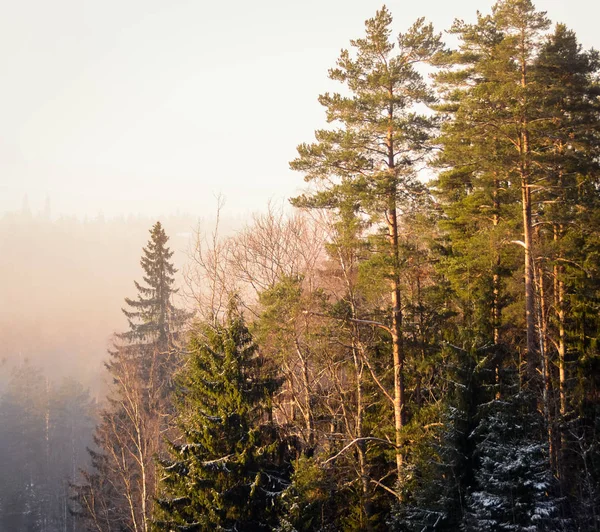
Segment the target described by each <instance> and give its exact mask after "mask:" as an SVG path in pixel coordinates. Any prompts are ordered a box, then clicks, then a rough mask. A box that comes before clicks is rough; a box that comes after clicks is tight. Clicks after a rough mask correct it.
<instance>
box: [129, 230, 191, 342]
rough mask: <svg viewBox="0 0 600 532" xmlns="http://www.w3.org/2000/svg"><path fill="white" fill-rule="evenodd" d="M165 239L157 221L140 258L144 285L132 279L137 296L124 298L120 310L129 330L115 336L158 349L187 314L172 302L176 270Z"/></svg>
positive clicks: (175, 291)
mask: <svg viewBox="0 0 600 532" xmlns="http://www.w3.org/2000/svg"><path fill="white" fill-rule="evenodd" d="M168 240H169V237H168V236H167V235H166V234H165V231H164V229H163V227H162V225H161V223H160V222H156V223H155V224H154V226H153V227H152V229H150V240H149V241H148V244H147V246H146V247H145V248H143V250H142V251H143V255H142V258H141V260H140V264H141V266H142V269H143V270H144V276H143V280H144V283H145V285H144V284H141V283H138V282H137V281H134V284H135V287H136V289H137V291H138V296H137V299H132V298H125V303H127V306H128V307H129V309H123V314H125V316H126V317H127V320H128V321H129V330H128V331H127V332H124V333H121V334H119V335H118V336H119V337H120V338H122V339H124V340H126V341H128V342H130V343H135V344H138V345H140V344H148V343H152V344H155V345H156V346H157V347H158V348H159V349H160V350H165V349H167V348H168V347H170V345H172V343H173V341H174V339H175V338H176V335H177V333H178V332H179V330H180V329H181V327H182V325H183V323H184V322H185V320H186V319H187V318H188V317H189V315H188V314H187V313H186V312H184V311H183V310H181V309H178V308H176V307H175V306H174V305H173V296H174V295H175V294H176V293H177V292H178V289H176V288H174V283H175V277H174V275H175V273H176V272H177V270H176V269H175V267H174V266H173V264H172V262H171V257H172V256H173V252H172V251H171V250H170V249H169V248H168V247H167V242H168Z"/></svg>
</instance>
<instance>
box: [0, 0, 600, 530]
mask: <svg viewBox="0 0 600 532" xmlns="http://www.w3.org/2000/svg"><path fill="white" fill-rule="evenodd" d="M473 19H474V21H473V22H465V21H462V20H457V21H455V23H454V24H453V25H452V27H451V28H449V29H447V31H446V33H445V34H441V33H436V30H434V28H433V26H432V25H431V24H428V23H427V22H426V21H425V19H418V20H416V21H415V22H414V24H412V26H410V27H408V28H407V29H406V30H405V31H404V32H401V33H399V34H397V33H394V32H393V31H392V23H393V19H392V12H391V11H390V10H388V9H387V8H386V7H385V6H384V7H382V8H381V9H380V10H379V11H377V12H376V13H375V14H374V16H373V18H370V19H368V20H367V21H366V22H365V27H364V33H363V34H362V36H358V38H356V39H355V40H350V41H349V47H348V48H347V49H343V50H342V51H341V53H340V56H339V59H338V60H337V63H336V65H334V66H333V67H332V68H331V69H330V70H329V78H330V81H332V82H335V83H336V84H337V87H338V91H339V92H326V93H324V94H321V95H320V96H319V102H320V104H321V105H322V106H323V107H324V111H325V115H326V119H327V123H328V126H327V127H326V128H325V129H318V130H316V131H315V134H314V138H313V139H312V140H311V139H308V141H307V142H306V143H303V144H300V145H299V146H298V148H297V156H296V158H295V159H294V160H292V161H291V162H290V167H291V168H292V169H293V170H295V171H296V172H297V174H298V178H299V179H300V177H302V178H304V180H305V182H306V188H305V189H304V192H303V193H302V194H300V195H298V196H296V197H294V198H291V199H290V202H291V207H290V208H287V207H283V208H280V207H278V206H277V205H275V204H271V205H269V206H268V208H267V209H266V211H265V212H262V213H259V214H256V215H254V216H253V217H252V219H251V220H250V221H248V222H247V223H246V225H245V226H244V227H242V228H241V229H238V230H236V231H225V232H224V231H222V230H221V229H220V223H221V222H222V221H221V222H220V208H221V204H219V206H218V207H217V214H216V223H215V224H214V227H211V228H210V230H206V231H204V232H198V234H197V235H196V238H195V240H194V245H193V247H192V251H191V254H190V256H189V258H188V264H186V265H185V267H184V268H183V269H184V273H185V275H184V276H183V277H182V278H181V277H179V274H178V268H181V265H180V264H178V263H176V262H175V260H174V258H173V257H174V251H173V250H172V248H171V242H172V241H170V237H172V236H173V235H171V234H167V232H166V231H165V226H163V224H162V223H161V222H156V223H154V224H153V225H152V227H151V228H150V232H149V236H148V237H147V243H146V245H145V246H144V247H143V249H142V252H141V259H140V268H139V269H138V272H137V274H136V275H135V277H134V278H135V279H136V281H135V283H134V286H133V287H132V289H131V291H130V292H125V293H123V295H122V296H123V297H125V300H124V308H123V309H122V312H123V314H124V316H125V318H126V320H127V327H125V328H123V329H122V330H117V331H115V334H114V336H113V339H112V342H111V347H110V349H109V352H108V353H107V354H106V356H105V368H106V372H107V374H108V376H109V390H108V393H107V398H106V400H105V401H97V400H95V399H92V398H91V397H90V394H89V392H87V391H86V389H85V388H84V387H83V386H82V385H81V384H79V383H77V382H76V381H74V380H73V379H70V380H65V381H64V382H63V383H62V384H54V383H53V382H51V381H50V380H48V379H47V378H44V376H43V374H42V372H40V371H39V370H38V369H36V368H35V366H33V365H31V364H28V363H27V362H23V363H21V364H20V365H19V366H18V367H17V369H15V370H14V371H13V373H12V376H11V378H10V380H9V381H8V382H7V384H6V385H5V386H3V388H0V392H1V396H0V426H2V432H1V433H0V440H2V441H1V442H0V445H1V446H2V447H1V448H2V449H9V450H10V452H6V451H4V452H3V453H2V454H1V455H0V460H1V461H2V471H3V475H2V477H1V479H0V482H1V485H0V529H1V530H6V531H15V532H28V531H44V532H53V531H55V530H56V531H59V530H60V531H63V530H64V531H90V532H91V531H97V532H121V531H127V532H150V531H181V532H183V531H194V530H197V531H203V530H232V531H234V530H235V531H240V532H241V531H261V530H265V531H267V530H274V531H280V532H303V531H313V530H315V531H317V530H320V531H334V530H366V531H379V530H398V531H407V532H408V531H414V532H417V531H418V532H425V531H434V530H435V531H458V530H465V531H480V530H482V531H522V532H525V531H527V532H533V531H564V532H571V531H572V532H575V531H597V532H598V531H600V345H599V338H600V314H599V311H600V55H599V54H598V52H596V51H595V50H586V49H584V48H583V47H582V46H581V45H580V44H579V42H578V39H577V36H576V35H575V33H574V32H572V31H571V30H569V29H568V28H567V27H566V26H564V25H563V24H560V23H558V24H555V23H553V22H552V21H551V20H550V19H549V18H548V16H547V14H546V13H545V12H541V11H538V10H536V8H535V6H534V5H533V4H532V2H531V1H530V0H499V1H498V2H497V3H496V4H495V5H494V6H493V7H492V9H491V10H490V11H489V13H483V12H478V13H476V14H475V13H474V14H473ZM446 41H448V42H446ZM340 44H344V43H340ZM324 82H325V80H324ZM310 97H314V95H310V94H309V95H307V98H310ZM133 251H134V252H136V253H137V252H138V250H133ZM180 273H181V272H180ZM183 293H185V295H186V297H185V298H181V297H180V296H182V294H183ZM117 310H118V309H117ZM107 334H110V331H107ZM7 427H10V430H6V428H7ZM24 441H26V442H27V445H24V444H23V442H24ZM50 465H52V467H50ZM50 470H51V471H52V475H50V474H48V473H47V472H48V471H50Z"/></svg>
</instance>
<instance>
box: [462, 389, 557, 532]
mask: <svg viewBox="0 0 600 532" xmlns="http://www.w3.org/2000/svg"><path fill="white" fill-rule="evenodd" d="M480 416H481V420H480V423H479V425H478V427H477V429H476V430H475V432H474V434H473V436H472V437H475V438H476V439H477V442H478V443H477V444H476V449H475V452H476V456H477V458H478V461H479V467H478V469H477V472H476V474H475V481H476V483H475V486H474V489H473V491H472V492H471V494H470V495H469V497H468V501H467V506H468V508H467V515H466V519H465V525H464V529H465V530H483V531H490V532H491V531H498V530H506V531H509V530H510V531H515V532H525V531H527V532H534V531H538V530H539V531H544V530H557V531H558V530H562V529H563V525H564V524H566V523H564V522H562V521H561V519H560V518H559V514H560V500H559V499H558V498H556V497H554V496H553V491H554V488H555V487H554V482H553V478H552V473H551V471H550V468H549V458H548V445H547V444H546V443H545V442H544V429H543V425H544V419H543V417H542V416H540V414H539V413H538V412H536V411H532V409H531V399H530V398H528V397H527V396H526V394H525V393H517V394H515V395H514V396H513V397H509V398H508V399H507V398H500V399H494V400H492V401H490V402H488V403H486V404H484V405H482V406H481V407H480Z"/></svg>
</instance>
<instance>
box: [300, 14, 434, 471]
mask: <svg viewBox="0 0 600 532" xmlns="http://www.w3.org/2000/svg"><path fill="white" fill-rule="evenodd" d="M391 23H392V17H391V15H390V13H389V11H388V10H387V9H386V8H385V7H384V8H382V9H381V10H380V11H378V12H377V13H376V15H375V17H374V18H372V19H369V20H367V22H366V23H365V26H366V36H365V37H364V38H362V39H357V40H354V41H351V44H352V46H353V48H354V49H355V54H351V53H350V52H349V51H348V50H343V51H342V54H341V56H340V58H339V59H338V62H337V68H333V69H331V70H330V71H329V77H330V78H331V79H332V80H335V81H339V82H341V83H342V84H344V86H345V87H344V88H345V89H346V90H347V94H348V95H347V96H345V95H342V94H337V93H336V94H329V93H327V94H324V95H322V96H320V98H319V101H320V103H321V104H322V105H323V106H324V107H325V108H326V113H327V120H328V121H329V122H331V123H335V124H339V125H340V127H338V128H336V129H324V130H318V131H316V132H315V137H316V142H315V143H313V144H301V145H300V146H299V147H298V155H299V156H298V158H297V159H295V160H294V161H292V162H291V168H292V169H294V170H297V171H300V172H303V173H304V175H305V180H306V181H316V182H320V183H325V186H324V187H322V188H321V189H320V190H319V191H318V192H314V193H313V194H310V195H303V196H300V197H298V198H296V199H295V200H293V203H294V204H295V205H297V206H302V207H312V208H328V209H332V210H333V211H334V212H338V211H339V209H340V208H341V206H342V205H348V204H350V205H354V212H355V213H358V212H362V213H365V218H368V219H369V220H370V221H371V222H372V223H375V224H377V225H378V226H381V229H382V230H381V238H380V243H379V249H380V250H381V252H380V253H381V254H380V256H381V257H382V258H383V261H382V262H384V263H385V265H386V275H385V277H386V279H387V281H388V283H389V295H390V300H391V301H390V303H391V304H390V307H389V322H390V323H391V326H390V327H389V329H388V330H389V332H390V334H391V336H392V342H391V344H392V357H393V375H394V380H393V393H392V395H393V397H394V428H395V436H394V440H395V442H396V445H397V453H396V463H397V468H398V471H399V473H400V470H401V468H402V453H401V446H402V435H401V434H402V428H403V427H404V425H405V424H406V420H407V409H406V400H405V389H404V388H405V385H404V360H405V352H404V345H403V340H404V339H403V331H402V306H403V302H402V297H401V282H400V263H401V257H400V248H399V233H400V220H399V218H400V214H401V212H402V209H403V208H407V206H408V205H410V203H411V201H412V199H414V194H415V192H416V191H417V190H420V187H419V185H418V182H417V180H416V179H415V172H416V168H417V165H418V164H419V163H420V162H421V161H422V160H423V159H424V157H425V156H426V154H427V151H428V147H429V146H428V140H429V138H430V135H431V132H432V130H433V128H434V123H435V121H434V120H432V119H431V118H430V117H428V116H426V115H425V114H419V113H418V112H416V111H415V106H417V105H418V104H429V103H432V101H433V96H432V94H431V92H430V91H429V89H428V87H427V85H426V83H425V82H424V81H423V79H422V77H421V75H420V74H419V72H418V70H417V68H416V65H417V64H418V63H422V62H424V61H427V60H428V59H429V58H430V57H431V56H432V55H433V53H434V52H435V51H436V50H438V49H439V47H440V39H439V36H437V35H435V34H434V33H433V28H432V26H431V25H427V24H425V22H424V20H423V19H419V20H418V21H417V22H416V23H415V24H414V25H413V26H412V27H411V28H410V29H409V30H408V31H407V32H406V33H405V34H400V35H399V36H398V40H397V43H394V42H392V41H391V39H390V36H391V29H390V26H391Z"/></svg>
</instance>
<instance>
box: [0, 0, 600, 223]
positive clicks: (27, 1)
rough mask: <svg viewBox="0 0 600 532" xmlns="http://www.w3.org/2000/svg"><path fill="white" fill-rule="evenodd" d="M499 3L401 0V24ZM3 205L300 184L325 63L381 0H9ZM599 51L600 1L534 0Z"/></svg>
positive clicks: (256, 190)
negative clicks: (303, 147)
mask: <svg viewBox="0 0 600 532" xmlns="http://www.w3.org/2000/svg"><path fill="white" fill-rule="evenodd" d="M491 4H492V2H491V1H488V0H461V1H458V2H450V1H447V0H420V1H418V2H415V1H406V0H402V1H390V2H388V4H387V5H388V7H389V9H390V10H391V12H392V14H393V15H394V26H395V30H397V31H401V30H404V29H406V28H407V27H408V26H409V25H410V24H411V23H412V22H413V21H414V19H415V18H417V17H419V16H425V17H426V18H427V19H429V20H430V21H432V22H433V23H434V24H435V26H436V29H438V30H440V31H441V30H443V29H446V28H448V27H449V25H450V23H451V22H452V20H453V19H454V18H463V19H465V20H473V19H474V16H475V11H476V9H480V10H482V11H484V12H487V11H488V10H489V7H490V6H491ZM0 5H1V6H2V16H1V17H0V69H1V72H2V82H1V83H0V95H1V97H0V117H1V119H0V213H1V212H5V211H11V210H17V209H20V207H21V203H22V200H23V197H24V195H25V194H27V195H28V197H29V203H30V205H31V208H32V210H33V211H34V212H36V211H39V210H42V208H43V205H44V200H45V197H46V195H49V196H50V198H51V202H52V211H53V214H54V215H58V214H75V215H78V216H83V215H88V216H94V215H96V214H98V213H99V212H102V213H103V214H104V215H106V216H113V215H119V214H128V213H143V214H148V215H159V214H162V213H170V212H175V211H177V210H179V211H181V212H188V213H191V214H193V215H198V216H202V215H208V214H209V213H210V212H212V211H214V206H215V199H214V196H215V194H218V193H222V194H224V195H225V196H226V198H227V207H226V211H227V212H230V213H238V214H243V213H248V212H250V211H254V210H259V209H262V208H264V206H265V205H266V203H267V201H268V200H269V199H270V198H275V199H278V200H281V199H283V198H286V197H289V196H291V195H294V194H295V193H296V192H297V191H298V189H299V188H300V187H302V186H303V182H302V178H301V176H300V175H298V174H295V173H293V172H291V171H290V170H289V169H288V162H289V161H290V160H291V159H292V158H294V156H295V147H296V145H297V144H299V143H300V142H304V141H310V140H312V138H313V137H312V135H313V131H314V129H315V128H318V127H321V126H322V125H323V123H324V119H323V110H322V108H321V107H320V105H319V104H318V102H317V96H318V94H320V93H322V92H324V91H326V90H328V89H331V87H332V85H331V84H330V82H328V80H327V69H328V68H330V67H331V66H333V65H334V63H335V60H336V59H337V57H338V55H339V51H340V49H341V48H344V47H347V46H348V43H349V40H350V39H352V38H356V37H360V36H362V33H363V24H364V20H365V19H366V18H369V17H371V16H372V15H373V14H374V13H375V11H376V10H377V9H378V8H380V7H381V5H382V3H381V2H380V1H375V0H302V1H291V0H254V1H253V2H249V1H248V0H230V1H229V2H215V1H211V2H208V1H204V0H194V1H184V0H94V1H90V0H52V1H48V0H19V1H14V0H1V1H0ZM536 5H537V7H538V9H542V10H546V11H547V12H548V16H549V17H550V18H551V19H552V20H553V21H554V22H565V23H566V24H567V25H568V26H569V27H570V28H572V29H574V30H575V31H576V32H577V34H578V36H579V39H580V41H581V42H582V43H583V45H584V46H585V47H592V46H594V47H596V48H600V33H599V32H598V29H597V28H598V21H599V20H600V2H598V1H596V0H569V1H564V0H538V2H536Z"/></svg>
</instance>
